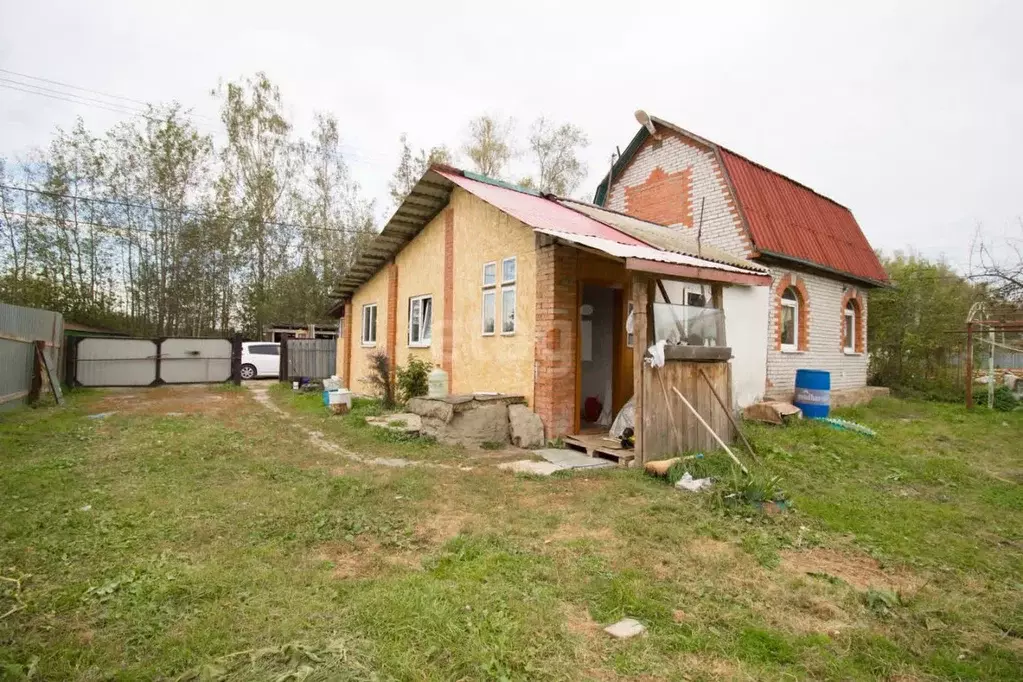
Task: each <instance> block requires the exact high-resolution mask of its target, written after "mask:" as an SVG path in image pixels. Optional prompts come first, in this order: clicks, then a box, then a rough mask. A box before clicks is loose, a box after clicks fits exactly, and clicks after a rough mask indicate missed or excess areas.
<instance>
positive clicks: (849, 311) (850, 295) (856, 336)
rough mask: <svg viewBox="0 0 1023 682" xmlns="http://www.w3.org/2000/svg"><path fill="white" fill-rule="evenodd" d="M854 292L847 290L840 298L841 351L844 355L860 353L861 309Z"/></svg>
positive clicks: (861, 345) (858, 298) (861, 337)
mask: <svg viewBox="0 0 1023 682" xmlns="http://www.w3.org/2000/svg"><path fill="white" fill-rule="evenodd" d="M861 306H862V303H861V301H860V297H859V295H858V294H857V292H856V291H855V290H849V291H847V292H846V294H845V296H843V297H842V337H841V338H842V350H843V351H844V352H846V353H862V352H863V339H864V337H865V334H864V332H865V331H866V330H865V329H864V328H863V308H862V307H861Z"/></svg>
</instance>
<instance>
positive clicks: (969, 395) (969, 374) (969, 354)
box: [965, 322, 973, 410]
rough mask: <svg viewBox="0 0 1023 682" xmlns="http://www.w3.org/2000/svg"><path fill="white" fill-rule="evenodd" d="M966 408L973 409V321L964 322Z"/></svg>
mask: <svg viewBox="0 0 1023 682" xmlns="http://www.w3.org/2000/svg"><path fill="white" fill-rule="evenodd" d="M965 380H966V409H968V410H971V409H973V323H972V322H967V323H966V377H965Z"/></svg>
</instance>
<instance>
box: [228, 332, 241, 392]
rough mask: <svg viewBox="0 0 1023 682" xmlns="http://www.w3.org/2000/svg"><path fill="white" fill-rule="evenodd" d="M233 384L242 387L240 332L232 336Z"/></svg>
mask: <svg viewBox="0 0 1023 682" xmlns="http://www.w3.org/2000/svg"><path fill="white" fill-rule="evenodd" d="M231 383H232V384H234V385H235V386H241V385H242V335H241V334H240V333H239V332H235V333H234V334H233V335H232V336H231Z"/></svg>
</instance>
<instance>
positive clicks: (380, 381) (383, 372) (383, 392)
mask: <svg viewBox="0 0 1023 682" xmlns="http://www.w3.org/2000/svg"><path fill="white" fill-rule="evenodd" d="M369 370H370V374H369V376H368V377H366V378H364V379H363V381H365V382H366V383H367V384H369V385H370V386H372V387H373V388H374V389H375V390H376V392H377V393H379V395H380V402H381V403H382V404H383V406H384V408H385V409H390V408H392V407H394V384H392V383H391V361H390V359H389V358H388V357H387V355H386V354H384V353H373V354H372V355H370V356H369Z"/></svg>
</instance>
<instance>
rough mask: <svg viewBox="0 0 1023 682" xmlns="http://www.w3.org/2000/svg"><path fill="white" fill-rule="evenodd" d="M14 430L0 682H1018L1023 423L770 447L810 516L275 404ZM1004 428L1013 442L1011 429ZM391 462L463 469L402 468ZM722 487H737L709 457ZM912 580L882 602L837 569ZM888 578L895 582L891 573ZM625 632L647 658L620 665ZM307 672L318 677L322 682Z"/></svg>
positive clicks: (864, 417)
mask: <svg viewBox="0 0 1023 682" xmlns="http://www.w3.org/2000/svg"><path fill="white" fill-rule="evenodd" d="M104 395H105V394H104V393H102V392H96V391H93V392H87V393H85V392H78V391H76V392H74V393H72V394H71V396H70V400H69V405H68V406H67V408H65V409H62V410H61V409H56V408H52V407H46V408H41V409H36V410H32V409H24V410H20V411H17V412H14V413H10V414H6V415H4V416H3V417H0V453H2V455H0V456H2V462H0V463H2V465H3V467H4V469H3V472H4V473H3V476H0V499H2V500H3V501H4V513H3V514H2V515H0V575H2V576H4V577H8V578H12V579H17V578H20V579H21V590H20V592H18V591H17V586H16V584H15V583H14V582H11V581H7V580H4V581H0V614H3V613H5V612H7V611H8V610H9V609H11V608H15V607H18V606H23V607H24V608H20V609H19V610H16V611H14V612H12V613H11V614H10V615H8V616H6V617H4V618H3V619H0V679H12V680H17V679H25V678H27V676H28V673H29V671H30V670H31V672H32V674H33V678H32V679H54V680H57V679H59V680H100V679H153V678H170V679H176V678H178V677H179V676H183V678H184V679H227V680H275V679H282V676H285V675H288V674H293V675H297V676H299V677H298V678H300V679H307V680H335V679H341V680H344V679H352V680H363V679H421V680H425V679H487V680H489V679H523V680H525V679H530V680H533V679H626V678H636V677H640V676H644V675H645V676H647V677H649V678H656V679H662V678H663V679H722V678H725V679H728V678H737V679H793V678H795V679H833V680H847V679H864V680H867V679H879V678H886V677H888V678H894V677H898V676H902V678H903V679H973V680H999V679H1001V680H1015V679H1019V678H1020V673H1019V671H1020V670H1023V646H1021V634H1020V633H1023V578H1021V576H1023V495H1021V492H1020V490H1021V487H1020V486H1021V482H1023V454H1021V449H1020V447H1019V443H1020V441H1021V436H1023V414H1021V413H1020V412H1014V413H1008V414H1005V413H997V414H991V413H989V412H987V411H982V410H977V411H976V412H974V413H967V412H966V411H965V410H964V409H962V408H960V407H955V406H948V405H939V404H933V403H922V402H902V401H896V400H886V401H878V402H875V403H874V404H873V405H871V406H870V407H866V408H859V409H855V410H848V411H844V412H843V413H842V416H843V417H845V418H848V419H853V420H855V421H858V422H860V423H863V424H865V425H867V426H869V427H871V428H872V429H875V430H876V431H877V432H878V437H877V438H875V439H871V438H867V437H865V436H861V435H858V434H854V433H850V432H846V431H838V430H835V429H832V428H830V427H827V426H825V425H822V424H819V423H810V422H805V423H799V424H796V425H794V426H791V427H786V428H769V427H759V426H751V427H748V430H749V435H750V437H751V439H752V440H753V442H754V444H755V446H756V447H757V450H758V452H760V453H761V455H762V463H761V464H760V465H759V466H757V467H756V474H757V476H758V477H760V478H761V480H766V479H767V478H768V477H771V476H779V477H781V484H780V485H781V486H782V487H783V489H784V491H785V493H786V494H787V496H788V497H789V498H790V499H791V500H792V502H793V504H794V511H793V512H791V513H788V514H781V515H775V516H769V515H765V514H763V513H761V512H760V511H759V510H758V509H757V508H755V507H753V506H749V505H747V506H746V507H744V508H741V509H736V508H722V507H721V506H718V505H715V504H714V503H713V496H712V495H707V494H703V495H692V494H684V493H680V492H677V491H675V490H673V489H671V488H670V487H669V486H668V485H667V484H666V483H665V482H663V481H661V480H657V479H653V478H650V477H648V476H646V475H645V474H643V473H641V472H639V471H635V470H610V471H608V470H602V471H597V472H588V473H573V474H570V475H559V476H554V477H551V478H546V479H537V478H526V477H516V476H512V475H509V474H506V473H503V472H499V471H498V470H496V468H495V467H493V466H491V465H488V464H486V463H482V464H481V460H480V459H479V458H480V457H481V458H482V459H486V458H487V457H491V458H492V457H493V454H492V453H491V454H488V453H480V452H476V451H470V450H466V449H461V448H450V447H447V446H444V445H443V444H439V443H436V442H432V441H429V440H423V439H401V438H395V437H394V436H393V434H390V433H389V432H387V431H386V430H383V429H378V428H373V427H370V426H368V425H367V424H366V422H365V417H367V416H373V415H379V414H381V412H380V410H379V407H378V406H377V405H376V404H375V403H373V402H371V401H361V400H357V401H356V402H355V404H354V405H353V410H352V411H351V412H350V413H349V414H348V415H346V416H343V417H335V416H331V415H328V414H327V411H326V410H325V409H324V408H323V406H322V403H321V401H320V396H319V395H318V394H297V393H293V392H292V391H290V390H286V387H285V389H279V388H274V389H272V396H273V399H274V400H275V401H276V402H277V404H279V405H281V406H282V407H284V409H285V410H287V411H288V412H289V413H290V414H291V418H290V419H284V418H282V417H281V416H279V415H275V414H273V413H272V412H270V411H269V410H267V409H265V408H264V407H262V406H259V405H258V404H256V403H255V402H254V401H253V400H251V398H250V397H249V396H248V394H246V393H244V392H237V391H234V390H228V391H227V392H220V391H219V390H218V389H211V393H210V395H216V396H224V397H222V398H221V400H231V401H236V402H232V403H231V406H232V407H231V409H229V410H223V411H221V412H217V413H209V414H197V415H189V416H183V417H169V416H166V415H165V414H161V412H160V410H157V409H153V410H149V411H148V413H143V412H132V411H131V410H130V409H127V408H122V409H121V410H119V411H118V413H117V414H114V415H111V416H109V417H107V418H105V419H100V420H89V419H86V418H85V416H84V415H85V414H86V413H89V412H99V411H107V409H106V406H104V405H101V404H100V401H102V400H103V399H104ZM1003 423H1004V424H1005V425H1003ZM310 429H312V430H317V431H319V432H321V433H322V434H323V435H324V438H326V439H327V440H329V441H331V442H335V443H337V444H338V445H339V446H340V447H342V448H345V449H346V450H349V451H352V452H357V453H359V454H362V455H368V456H381V457H404V458H407V459H413V460H421V461H437V462H448V463H460V462H466V461H471V462H473V469H472V471H461V470H458V469H456V468H455V469H443V470H439V469H428V468H405V469H390V468H387V467H373V466H367V465H362V464H358V463H353V462H352V461H351V460H347V459H345V458H343V457H340V456H337V457H335V456H333V455H331V454H330V453H329V452H324V451H322V450H318V449H316V448H314V447H312V446H310V445H309V443H308V436H307V434H306V430H310ZM695 466H697V467H699V469H700V472H701V473H708V474H717V475H719V476H720V475H726V474H727V473H728V472H729V470H730V466H729V464H728V463H727V462H726V461H724V458H723V457H721V456H720V455H718V454H708V455H707V457H706V460H705V461H703V462H700V463H699V464H697V465H695ZM807 550H810V551H811V552H818V553H820V552H826V553H829V554H827V555H826V556H829V557H831V559H832V561H833V562H835V561H837V562H839V563H841V562H842V561H847V562H848V563H849V565H850V566H861V565H869V566H873V567H874V569H873V570H875V571H877V572H878V573H879V574H881V575H883V576H892V577H893V579H894V578H898V579H899V580H898V581H897V582H898V584H897V585H895V586H894V587H890V586H883V585H876V586H874V585H872V586H871V587H870V588H869V589H860V588H858V587H856V586H855V585H853V584H852V583H851V582H850V581H853V580H854V578H855V576H853V575H851V574H847V573H844V572H843V568H842V566H841V565H831V564H828V565H824V566H823V567H821V568H819V569H816V570H813V571H810V573H811V574H810V575H806V574H804V573H802V572H799V571H794V570H792V569H791V567H790V563H789V561H790V560H791V559H792V557H793V556H803V553H804V552H805V551H807ZM874 560H876V561H878V562H879V563H878V564H873V563H870V562H873V561H874ZM623 616H630V617H634V618H638V619H639V620H641V621H642V622H643V623H644V624H645V625H646V626H647V628H648V633H647V635H646V636H644V637H641V638H637V639H633V640H629V641H625V642H617V641H613V640H611V639H610V638H608V637H607V636H606V635H604V634H603V633H602V632H601V631H600V628H601V627H602V626H603V625H606V624H608V623H610V622H613V621H615V620H617V619H619V618H621V617H623ZM301 675H307V677H304V678H302V677H301Z"/></svg>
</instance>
